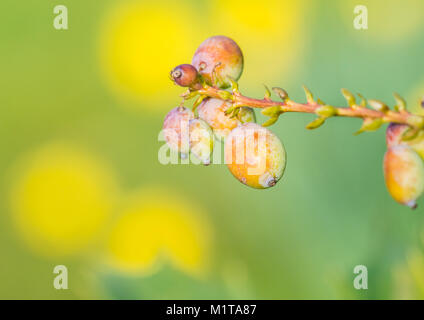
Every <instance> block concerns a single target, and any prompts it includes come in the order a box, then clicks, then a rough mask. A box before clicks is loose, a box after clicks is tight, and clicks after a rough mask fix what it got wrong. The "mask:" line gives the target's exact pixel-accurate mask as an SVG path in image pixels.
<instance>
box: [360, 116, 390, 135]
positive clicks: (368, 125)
mask: <svg viewBox="0 0 424 320" xmlns="http://www.w3.org/2000/svg"><path fill="white" fill-rule="evenodd" d="M382 124H383V120H382V119H381V118H376V119H371V118H366V119H365V120H364V123H363V124H362V127H361V129H359V130H358V131H357V132H355V133H354V135H358V134H361V133H362V132H365V131H368V132H371V131H375V130H378V129H379V128H380V127H381V126H382Z"/></svg>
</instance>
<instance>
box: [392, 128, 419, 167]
mask: <svg viewBox="0 0 424 320" xmlns="http://www.w3.org/2000/svg"><path fill="white" fill-rule="evenodd" d="M408 128H409V126H408V125H406V124H398V123H391V124H390V125H389V126H388V127H387V131H386V142H387V147H388V148H390V147H392V146H397V145H408V146H410V147H411V148H412V149H414V151H415V152H417V153H418V154H419V155H420V156H421V158H422V159H423V160H424V131H421V132H420V133H419V134H418V136H417V137H415V138H414V139H412V140H408V141H402V135H403V134H404V133H405V132H406V130H408Z"/></svg>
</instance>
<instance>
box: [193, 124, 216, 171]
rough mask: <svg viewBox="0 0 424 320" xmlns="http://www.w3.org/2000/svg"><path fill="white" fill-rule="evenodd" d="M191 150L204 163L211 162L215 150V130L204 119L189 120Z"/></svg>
mask: <svg viewBox="0 0 424 320" xmlns="http://www.w3.org/2000/svg"><path fill="white" fill-rule="evenodd" d="M189 132H190V152H191V153H192V154H194V155H195V156H196V157H197V158H198V159H199V160H201V161H202V163H203V164H204V165H206V166H207V165H209V164H210V163H211V155H212V151H213V132H212V129H211V128H210V127H209V125H208V124H207V123H206V122H205V121H203V120H202V119H191V120H190V122H189Z"/></svg>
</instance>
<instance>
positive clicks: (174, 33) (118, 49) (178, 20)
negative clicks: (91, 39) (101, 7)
mask: <svg viewBox="0 0 424 320" xmlns="http://www.w3.org/2000/svg"><path fill="white" fill-rule="evenodd" d="M196 21H197V20H196V13H195V12H193V8H192V7H191V6H190V5H188V4H187V2H185V1H179V2H178V3H177V2H175V1H159V2H141V3H140V2H135V3H134V2H128V1H124V2H123V3H122V2H121V4H119V5H118V6H117V7H112V8H111V10H110V14H109V15H108V16H107V17H106V18H105V20H104V23H103V24H102V26H101V37H100V39H101V41H100V60H101V66H102V69H103V71H104V75H105V76H106V79H107V82H108V84H109V86H110V88H111V89H112V90H113V91H114V92H115V93H117V94H118V95H119V96H121V97H126V98H129V99H130V100H133V101H136V102H138V103H139V106H140V107H141V108H144V109H147V110H158V111H159V112H163V111H164V110H166V109H169V108H170V107H171V106H170V105H168V104H167V103H170V102H175V101H176V99H177V100H178V94H179V93H181V92H182V89H181V88H178V87H177V86H175V85H173V83H172V82H171V80H170V79H169V73H170V71H171V70H172V69H173V68H174V67H175V66H177V65H179V64H182V63H190V61H191V57H192V55H193V53H194V51H195V49H196V45H197V43H199V41H200V39H201V38H200V37H199V36H198V34H199V33H198V30H199V27H200V25H199V24H197V23H196Z"/></svg>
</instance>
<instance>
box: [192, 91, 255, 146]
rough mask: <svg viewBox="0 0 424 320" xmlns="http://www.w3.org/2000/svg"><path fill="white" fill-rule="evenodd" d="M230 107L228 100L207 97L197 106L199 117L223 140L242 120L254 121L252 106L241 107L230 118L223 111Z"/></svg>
mask: <svg viewBox="0 0 424 320" xmlns="http://www.w3.org/2000/svg"><path fill="white" fill-rule="evenodd" d="M230 107H231V104H230V103H229V102H226V101H223V100H220V99H214V98H209V99H206V100H203V101H202V103H201V104H200V105H199V107H198V108H197V112H198V114H199V117H200V118H201V119H203V120H205V121H206V122H207V123H208V124H209V126H211V128H212V129H213V132H214V134H215V136H216V137H217V138H218V139H219V140H221V141H223V140H225V138H226V137H227V136H228V134H229V133H230V132H231V130H233V129H234V128H236V127H237V126H238V125H240V124H241V121H240V120H239V119H241V120H243V122H255V121H256V117H255V112H254V111H253V109H252V108H248V107H242V108H241V109H240V112H239V114H238V116H237V117H235V118H231V117H230V116H229V115H226V114H225V111H226V110H227V109H228V108H230Z"/></svg>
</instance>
